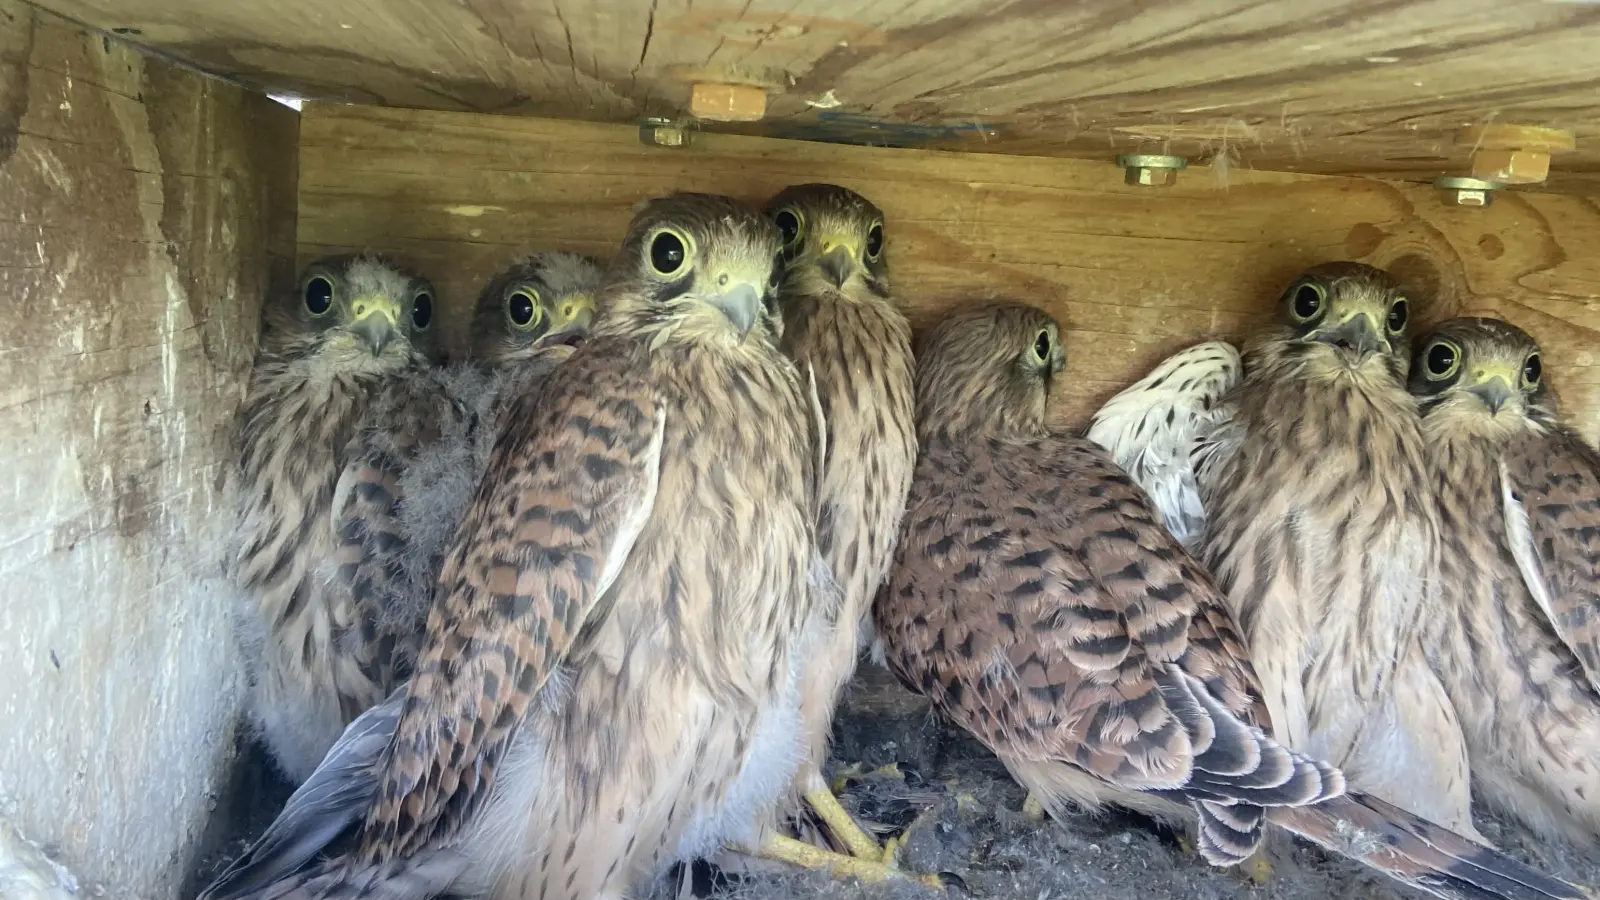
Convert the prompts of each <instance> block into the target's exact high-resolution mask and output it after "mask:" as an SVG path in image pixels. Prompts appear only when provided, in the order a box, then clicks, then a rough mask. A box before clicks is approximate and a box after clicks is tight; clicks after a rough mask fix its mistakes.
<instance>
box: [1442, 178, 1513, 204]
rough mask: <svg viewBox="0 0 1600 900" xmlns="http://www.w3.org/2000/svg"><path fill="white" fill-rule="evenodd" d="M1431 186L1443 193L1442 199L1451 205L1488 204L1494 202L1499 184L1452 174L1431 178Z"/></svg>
mask: <svg viewBox="0 0 1600 900" xmlns="http://www.w3.org/2000/svg"><path fill="white" fill-rule="evenodd" d="M1433 186H1434V187H1436V188H1438V189H1439V190H1440V191H1441V192H1442V193H1443V194H1444V200H1445V202H1446V203H1448V204H1450V205H1451V206H1476V207H1483V206H1488V205H1489V204H1491V203H1493V202H1494V193H1495V191H1498V190H1500V188H1501V185H1499V184H1496V183H1495V182H1493V181H1483V180H1481V179H1477V178H1462V177H1458V176H1453V175H1442V176H1440V177H1438V178H1435V179H1434V180H1433Z"/></svg>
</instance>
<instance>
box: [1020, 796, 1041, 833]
mask: <svg viewBox="0 0 1600 900" xmlns="http://www.w3.org/2000/svg"><path fill="white" fill-rule="evenodd" d="M1022 815H1023V816H1025V817H1026V818H1027V820H1028V821H1030V822H1032V823H1034V824H1035V825H1037V824H1039V823H1040V822H1043V821H1044V817H1045V811H1044V804H1043V803H1040V802H1039V798H1038V797H1037V796H1035V795H1034V793H1033V791H1029V792H1028V796H1027V797H1025V798H1023V801H1022Z"/></svg>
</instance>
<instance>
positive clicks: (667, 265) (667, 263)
mask: <svg viewBox="0 0 1600 900" xmlns="http://www.w3.org/2000/svg"><path fill="white" fill-rule="evenodd" d="M687 258H688V250H687V248H686V247H684V245H683V238H680V237H678V236H677V235H676V234H673V233H672V232H670V231H663V232H661V233H660V234H658V235H656V236H655V239H654V240H652V241H651V242H650V265H652V266H654V267H655V270H656V271H657V272H659V273H661V274H662V275H676V274H678V272H679V271H681V270H682V269H683V264H684V261H685V260H686V259H687Z"/></svg>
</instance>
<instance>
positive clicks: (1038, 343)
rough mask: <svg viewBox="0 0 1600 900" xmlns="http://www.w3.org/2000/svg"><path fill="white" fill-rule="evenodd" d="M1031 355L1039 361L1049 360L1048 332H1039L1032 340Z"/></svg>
mask: <svg viewBox="0 0 1600 900" xmlns="http://www.w3.org/2000/svg"><path fill="white" fill-rule="evenodd" d="M1033 353H1034V355H1035V356H1037V357H1039V359H1041V360H1045V359H1049V358H1050V332H1048V331H1041V332H1039V336H1038V337H1036V338H1034V339H1033Z"/></svg>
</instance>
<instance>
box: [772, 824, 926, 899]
mask: <svg viewBox="0 0 1600 900" xmlns="http://www.w3.org/2000/svg"><path fill="white" fill-rule="evenodd" d="M747 852H749V851H747ZM751 855H753V856H760V857H762V858H764V859H771V860H776V861H778V862H785V863H789V864H790V865H795V866H800V867H802V868H807V869H827V870H828V871H830V872H832V873H833V875H834V876H835V877H838V878H856V879H859V880H861V881H865V882H883V881H889V880H891V879H896V878H905V879H909V880H912V881H918V882H921V883H922V884H924V885H927V886H928V887H931V888H933V889H934V890H938V891H943V890H944V882H943V880H941V879H940V878H939V876H937V875H908V874H906V873H905V872H902V871H900V870H899V869H896V868H894V867H893V866H888V865H885V864H884V863H882V862H880V861H877V860H869V859H861V858H858V857H855V856H846V855H845V854H843V853H835V852H833V851H832V850H823V849H822V848H820V847H813V846H811V845H810V844H807V843H805V842H804V841H797V840H795V839H794V838H791V837H785V836H783V835H781V834H774V835H769V836H768V837H767V838H766V839H765V840H764V841H762V842H761V848H760V849H759V850H756V851H753V852H752V853H751Z"/></svg>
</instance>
